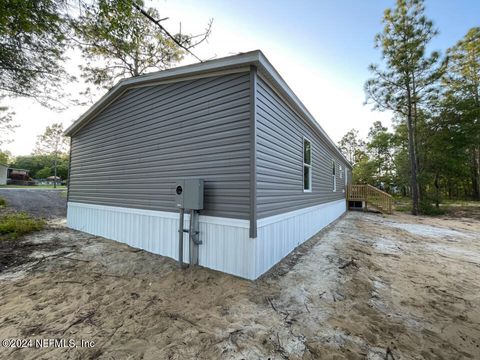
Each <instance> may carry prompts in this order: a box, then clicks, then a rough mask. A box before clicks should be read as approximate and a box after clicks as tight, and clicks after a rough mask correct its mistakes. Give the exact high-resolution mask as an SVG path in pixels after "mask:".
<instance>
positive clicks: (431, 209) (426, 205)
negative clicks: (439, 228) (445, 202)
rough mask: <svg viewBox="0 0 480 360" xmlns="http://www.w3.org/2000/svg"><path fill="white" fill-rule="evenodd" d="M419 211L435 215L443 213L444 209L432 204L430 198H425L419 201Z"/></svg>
mask: <svg viewBox="0 0 480 360" xmlns="http://www.w3.org/2000/svg"><path fill="white" fill-rule="evenodd" d="M420 213H421V214H423V215H430V216H437V215H444V214H445V210H444V209H442V208H437V207H436V206H435V205H433V204H432V202H431V200H428V199H425V200H423V201H422V202H421V203H420Z"/></svg>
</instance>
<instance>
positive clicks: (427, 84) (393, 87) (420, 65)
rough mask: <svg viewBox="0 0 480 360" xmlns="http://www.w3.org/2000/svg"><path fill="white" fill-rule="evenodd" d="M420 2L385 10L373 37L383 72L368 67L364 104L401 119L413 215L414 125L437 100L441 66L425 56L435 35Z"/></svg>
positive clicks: (401, 0) (416, 197)
mask: <svg viewBox="0 0 480 360" xmlns="http://www.w3.org/2000/svg"><path fill="white" fill-rule="evenodd" d="M424 12H425V7H424V5H423V1H422V0H397V2H396V7H395V8H394V9H393V10H392V9H387V10H385V14H384V17H383V24H384V28H383V31H382V32H381V33H379V34H377V35H376V37H375V47H376V48H379V49H381V51H382V59H383V60H384V62H385V68H381V67H379V66H378V65H371V66H370V70H371V72H372V73H373V78H371V79H370V80H368V81H367V82H366V84H365V92H366V95H367V102H370V103H373V105H374V108H375V109H377V110H380V111H385V110H390V111H393V112H394V113H395V115H396V116H398V117H400V118H401V119H403V120H404V121H405V122H406V124H407V128H408V156H409V163H410V184H411V192H412V202H413V206H412V213H413V214H414V215H417V214H418V213H419V211H420V202H421V194H420V188H419V183H418V180H419V179H418V157H417V143H416V121H417V114H418V112H419V110H420V109H421V108H422V107H423V106H425V105H427V104H428V102H429V101H430V100H432V99H433V98H434V97H436V94H437V89H436V87H435V85H436V83H437V81H438V79H439V78H440V76H441V73H442V69H443V65H442V64H440V54H439V53H438V52H432V53H431V54H430V55H427V54H426V47H427V44H428V43H429V42H430V40H431V39H432V38H433V37H434V36H435V35H436V34H437V31H436V30H435V29H434V27H433V23H432V21H430V20H428V19H427V18H426V17H425V15H424Z"/></svg>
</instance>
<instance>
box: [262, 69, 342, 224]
mask: <svg viewBox="0 0 480 360" xmlns="http://www.w3.org/2000/svg"><path fill="white" fill-rule="evenodd" d="M256 88H257V92H256V94H257V98H256V124H257V129H256V132H257V164H256V167H257V184H256V185H257V189H256V193H257V216H258V219H262V218H266V217H270V216H274V215H278V214H281V213H286V212H290V211H294V210H298V209H302V208H307V207H311V206H316V205H319V204H324V203H329V202H333V201H337V200H340V199H344V198H345V193H344V190H345V179H344V177H343V176H344V175H343V176H342V178H340V171H339V165H341V166H342V169H343V171H344V172H345V169H348V168H347V166H346V164H345V163H344V161H342V160H341V159H340V157H339V156H338V155H336V153H335V152H334V151H333V150H332V149H331V148H330V147H329V146H328V145H327V141H326V139H323V138H322V136H321V135H320V134H318V132H317V131H316V130H315V129H313V128H312V127H311V126H310V125H309V124H308V123H307V121H305V120H304V119H302V118H301V117H300V116H299V115H298V114H297V113H296V112H295V111H293V110H292V108H291V107H290V106H289V105H288V104H287V103H286V101H284V100H283V98H282V97H281V96H279V95H278V94H277V93H276V92H275V91H274V90H273V88H272V87H271V86H270V85H269V84H268V82H267V81H266V80H264V79H263V78H262V77H260V76H259V77H257V86H256ZM304 137H305V138H307V139H308V140H309V141H311V143H312V169H313V170H312V191H311V192H304V191H303V139H304ZM332 160H334V161H335V163H336V182H337V184H336V191H333V179H332ZM347 180H348V178H347Z"/></svg>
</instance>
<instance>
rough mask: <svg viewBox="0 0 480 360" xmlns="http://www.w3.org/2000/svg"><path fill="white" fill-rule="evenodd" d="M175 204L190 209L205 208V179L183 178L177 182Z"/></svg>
mask: <svg viewBox="0 0 480 360" xmlns="http://www.w3.org/2000/svg"><path fill="white" fill-rule="evenodd" d="M175 205H176V206H177V207H179V208H183V209H190V210H202V209H203V180H202V179H181V180H177V182H176V183H175Z"/></svg>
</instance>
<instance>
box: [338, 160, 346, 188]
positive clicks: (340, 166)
mask: <svg viewBox="0 0 480 360" xmlns="http://www.w3.org/2000/svg"><path fill="white" fill-rule="evenodd" d="M338 177H339V178H340V180H342V179H343V168H342V165H338ZM341 186H342V182H341V181H340V187H341ZM342 192H345V187H344V188H343V189H342Z"/></svg>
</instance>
